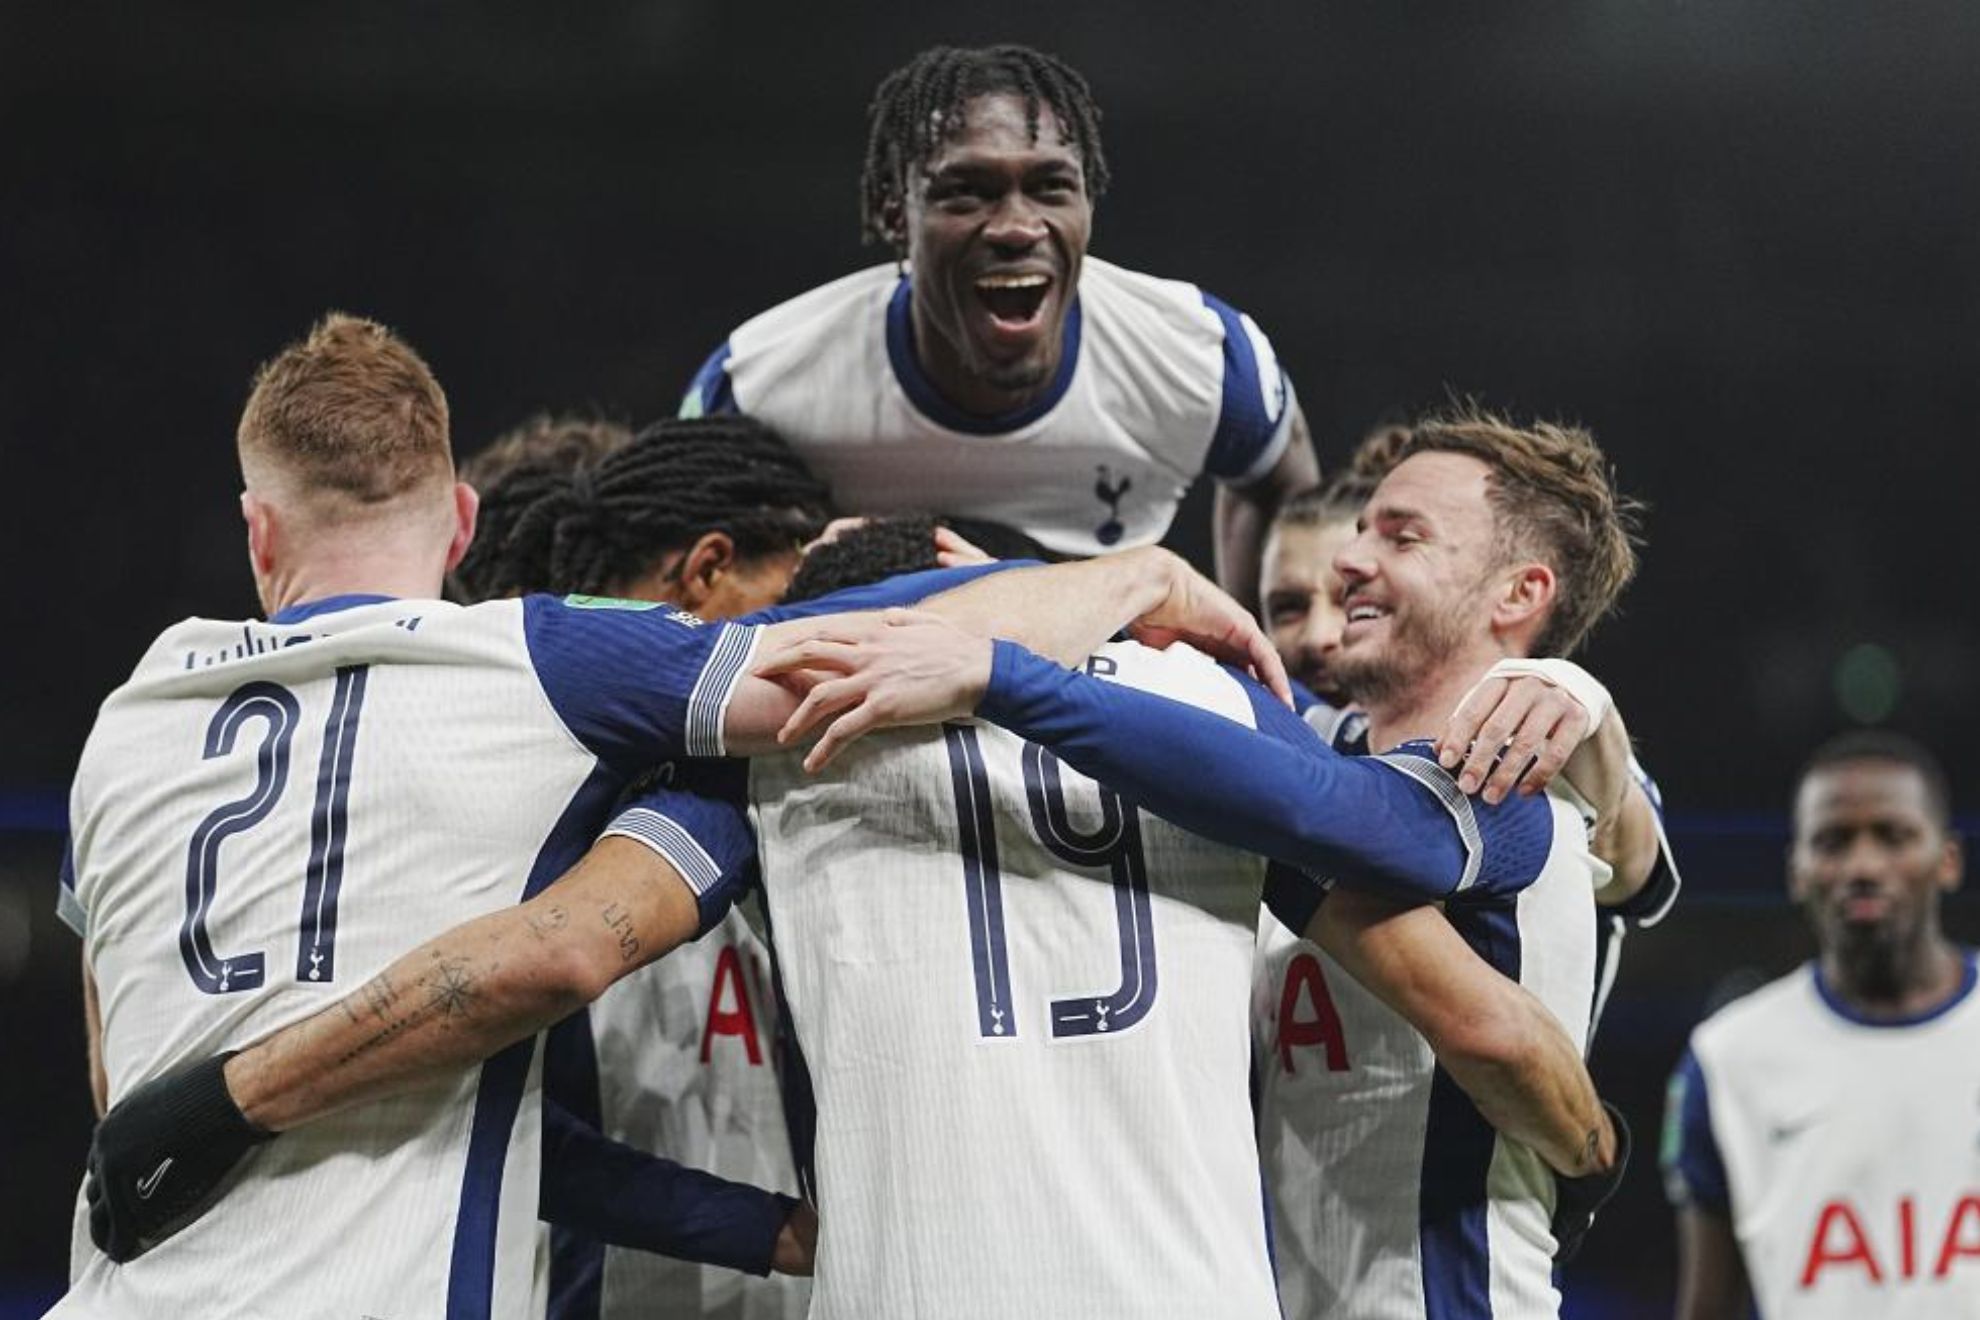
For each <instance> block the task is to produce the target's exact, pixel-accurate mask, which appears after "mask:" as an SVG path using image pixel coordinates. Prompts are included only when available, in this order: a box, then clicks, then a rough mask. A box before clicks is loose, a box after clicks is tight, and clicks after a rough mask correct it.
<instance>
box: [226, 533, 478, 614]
mask: <svg viewBox="0 0 1980 1320" xmlns="http://www.w3.org/2000/svg"><path fill="white" fill-rule="evenodd" d="M445 578H446V573H445V572H444V571H443V569H442V567H441V561H440V560H437V559H433V558H432V557H430V556H411V555H405V554H400V553H396V552H394V551H393V550H391V549H390V548H387V547H364V546H358V545H349V544H346V545H338V546H324V547H321V548H318V549H315V550H313V551H312V552H311V553H310V554H309V555H307V556H303V557H299V558H298V559H297V560H296V561H295V562H294V563H290V564H280V565H277V566H276V567H275V569H274V571H273V572H271V573H270V574H269V576H268V577H267V578H266V579H264V580H263V581H261V582H259V583H257V584H256V585H257V587H258V588H259V590H260V594H261V603H262V606H263V608H264V609H266V610H267V611H268V613H269V614H270V615H275V614H278V613H280V612H281V611H283V610H285V609H288V608H289V607H290V606H292V605H302V604H306V603H308V602H309V601H313V600H327V599H329V598H331V597H333V596H395V597H401V598H404V599H407V600H434V599H437V598H438V597H439V595H440V588H441V584H442V582H443V581H444V580H445Z"/></svg>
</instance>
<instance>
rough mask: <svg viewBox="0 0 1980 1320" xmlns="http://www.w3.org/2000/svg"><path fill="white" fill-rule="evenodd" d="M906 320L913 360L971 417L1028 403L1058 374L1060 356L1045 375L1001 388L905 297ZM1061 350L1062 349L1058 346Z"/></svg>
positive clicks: (995, 414) (949, 400) (995, 413)
mask: <svg viewBox="0 0 1980 1320" xmlns="http://www.w3.org/2000/svg"><path fill="white" fill-rule="evenodd" d="M908 323H909V324H910V325H911V326H913V327H914V341H913V345H912V347H913V350H914V360H915V364H916V365H917V366H919V367H920V368H921V374H922V375H924V376H926V377H927V378H928V383H929V384H930V385H933V386H934V387H935V392H936V393H937V394H939V395H941V396H942V398H943V400H944V401H946V402H947V403H949V404H950V405H952V406H954V407H956V408H958V409H960V410H961V411H963V412H966V413H968V414H970V415H971V416H972V417H1001V416H1003V415H1004V414H1005V413H1012V412H1017V411H1018V410H1020V409H1022V408H1026V407H1029V406H1030V405H1031V404H1033V403H1036V402H1037V401H1038V400H1039V399H1040V398H1042V397H1043V396H1044V394H1045V392H1046V391H1047V390H1049V389H1051V388H1052V382H1053V381H1054V380H1055V379H1057V377H1058V374H1059V360H1058V358H1057V357H1056V356H1054V358H1053V359H1052V362H1051V363H1050V365H1049V368H1048V369H1047V371H1046V372H1045V373H1044V378H1043V379H1042V380H1041V381H1040V382H1039V383H1038V384H1037V385H1033V386H1027V387H1025V388H1023V389H1016V390H1007V389H1000V388H998V387H997V386H996V385H993V384H991V383H990V382H989V381H987V380H985V379H983V377H982V376H980V375H977V374H976V373H975V372H973V371H971V370H970V369H969V367H968V365H967V364H966V363H964V362H963V361H962V359H961V358H960V357H958V356H957V355H956V353H955V350H954V348H953V347H952V346H951V345H950V344H949V342H948V341H947V340H946V339H944V338H942V336H941V335H938V334H936V333H934V332H933V331H931V330H929V329H928V327H927V326H926V324H924V322H923V320H922V315H921V308H920V305H919V304H917V303H916V302H915V301H914V300H913V299H909V300H908ZM1057 351H1063V349H1060V350H1057Z"/></svg>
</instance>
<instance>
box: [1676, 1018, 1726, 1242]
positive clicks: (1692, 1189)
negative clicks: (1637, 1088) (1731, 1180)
mask: <svg viewBox="0 0 1980 1320" xmlns="http://www.w3.org/2000/svg"><path fill="white" fill-rule="evenodd" d="M1665 1106H1666V1107H1665V1110H1664V1140H1663V1150H1662V1152H1661V1154H1662V1156H1663V1158H1662V1161H1661V1162H1662V1164H1663V1166H1664V1190H1665V1191H1666V1192H1667V1193H1668V1194H1669V1196H1670V1198H1671V1204H1673V1205H1695V1206H1698V1207H1700V1208H1701V1209H1705V1210H1716V1211H1718V1212H1719V1213H1720V1214H1729V1213H1731V1211H1732V1189H1731V1187H1730V1186H1729V1185H1728V1184H1727V1182H1726V1164H1725V1161H1724V1160H1723V1159H1721V1158H1720V1157H1719V1143H1718V1142H1717V1141H1716V1140H1715V1139H1714V1138H1713V1136H1712V1103H1711V1097H1710V1096H1709V1095H1708V1094H1707V1092H1706V1090H1705V1072H1704V1070H1703V1069H1702V1068H1700V1067H1699V1066H1698V1056H1697V1055H1696V1054H1694V1053H1693V1052H1692V1051H1691V1050H1690V1049H1688V1048H1687V1049H1686V1050H1685V1052H1684V1057H1683V1058H1682V1059H1680V1060H1678V1066H1677V1071H1676V1072H1675V1073H1672V1074H1671V1087H1670V1094H1669V1096H1668V1098H1667V1099H1666V1101H1665Z"/></svg>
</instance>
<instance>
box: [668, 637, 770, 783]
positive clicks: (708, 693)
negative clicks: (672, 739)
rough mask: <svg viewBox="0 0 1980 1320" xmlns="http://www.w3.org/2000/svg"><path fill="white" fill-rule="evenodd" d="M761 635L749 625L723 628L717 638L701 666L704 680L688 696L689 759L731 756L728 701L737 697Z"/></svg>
mask: <svg viewBox="0 0 1980 1320" xmlns="http://www.w3.org/2000/svg"><path fill="white" fill-rule="evenodd" d="M760 632H761V630H760V629H758V628H756V627H753V626H750V625H747V624H734V623H725V624H723V625H722V633H721V636H719V637H717V638H716V639H715V645H714V647H713V648H712V649H711V650H710V651H709V653H708V663H707V664H705V665H703V666H702V669H701V677H700V678H698V679H697V680H695V684H694V691H693V692H691V693H689V694H688V708H687V728H686V731H685V733H686V740H685V741H686V747H687V753H688V755H689V756H726V755H728V751H727V746H726V743H725V741H724V739H723V737H722V722H723V721H724V720H725V719H727V718H728V714H729V701H730V699H731V698H732V697H734V696H735V693H736V684H737V683H739V682H741V681H742V677H743V675H744V674H747V673H748V672H749V660H750V657H751V656H752V655H754V654H755V653H756V641H757V637H758V636H759V634H760Z"/></svg>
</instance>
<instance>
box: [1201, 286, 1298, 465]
mask: <svg viewBox="0 0 1980 1320" xmlns="http://www.w3.org/2000/svg"><path fill="white" fill-rule="evenodd" d="M1203 305H1204V306H1205V307H1208V308H1209V309H1210V310H1211V311H1212V312H1214V313H1216V316H1217V319H1218V321H1220V322H1222V324H1223V327H1224V390H1223V402H1222V405H1221V406H1220V408H1219V409H1218V412H1217V430H1216V432H1215V434H1214V435H1212V436H1211V439H1210V450H1209V452H1208V453H1207V454H1205V455H1204V457H1203V470H1204V471H1205V472H1208V473H1209V474H1210V475H1211V476H1213V477H1217V478H1219V479H1221V480H1224V481H1237V482H1243V481H1248V480H1252V479H1255V478H1257V477H1259V476H1262V475H1264V474H1263V472H1262V471H1261V469H1262V468H1264V467H1266V466H1268V464H1267V462H1266V460H1267V459H1268V458H1275V457H1276V455H1273V454H1272V452H1271V451H1272V450H1273V449H1274V448H1275V447H1283V445H1284V443H1285V435H1284V434H1283V428H1282V425H1281V424H1282V423H1284V422H1285V421H1286V420H1287V412H1288V408H1287V403H1288V390H1287V385H1286V379H1285V374H1284V373H1283V372H1282V371H1280V370H1279V366H1278V364H1277V363H1276V362H1274V363H1270V364H1265V365H1263V366H1261V364H1260V363H1259V361H1258V355H1257V353H1256V351H1254V349H1253V348H1252V343H1251V334H1250V332H1249V331H1248V330H1246V328H1245V325H1244V318H1243V317H1242V316H1240V315H1239V314H1238V312H1237V310H1236V309H1235V308H1233V307H1232V306H1230V304H1228V303H1226V302H1224V301H1223V300H1222V299H1221V298H1217V297H1215V296H1213V295H1211V294H1208V293H1206V294H1204V295H1203ZM1266 370H1269V371H1270V372H1271V374H1272V377H1273V379H1271V380H1269V381H1268V380H1265V379H1263V375H1262V373H1263V372H1264V371H1266Z"/></svg>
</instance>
